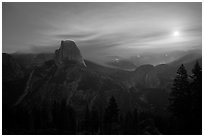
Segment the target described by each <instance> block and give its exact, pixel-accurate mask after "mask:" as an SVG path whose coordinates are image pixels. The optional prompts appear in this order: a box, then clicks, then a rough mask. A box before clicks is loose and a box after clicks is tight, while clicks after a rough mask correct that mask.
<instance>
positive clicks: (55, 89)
mask: <svg viewBox="0 0 204 137" xmlns="http://www.w3.org/2000/svg"><path fill="white" fill-rule="evenodd" d="M85 66H86V64H85V62H84V60H83V57H82V55H81V53H80V51H79V49H78V48H77V46H76V44H75V43H74V42H72V41H62V43H61V47H60V48H59V49H58V50H56V51H55V57H54V59H53V60H50V61H47V62H45V63H44V64H43V65H42V66H38V67H36V68H35V69H34V70H33V71H32V72H31V74H30V77H29V79H28V81H27V85H26V89H25V91H24V93H23V94H22V96H21V97H20V98H19V99H18V101H17V102H16V104H15V105H16V106H19V107H22V108H24V109H25V110H26V109H27V110H28V111H31V112H32V109H34V108H35V109H42V110H44V108H43V107H46V109H49V110H50V109H52V107H53V104H54V103H55V102H59V103H60V102H62V101H64V100H65V101H66V103H67V105H71V106H72V107H74V108H75V110H76V111H77V112H79V114H80V112H81V111H83V109H85V107H86V106H87V104H88V105H89V106H92V105H96V108H98V107H97V104H101V103H106V102H107V101H108V100H109V97H111V96H115V98H116V99H117V100H120V101H119V102H118V104H119V106H125V104H127V102H125V101H127V100H125V99H122V100H121V99H119V98H120V95H123V94H125V95H127V92H125V90H124V88H123V87H122V86H121V85H120V84H118V83H116V82H115V81H114V80H112V79H111V78H110V77H109V76H107V75H102V74H101V73H100V72H97V71H94V70H90V69H89V67H85ZM101 94H105V95H104V96H105V98H102V95H101ZM101 100H102V101H101ZM124 109H126V108H125V107H124ZM49 110H47V111H48V113H51V112H50V111H49ZM99 111H102V110H99Z"/></svg>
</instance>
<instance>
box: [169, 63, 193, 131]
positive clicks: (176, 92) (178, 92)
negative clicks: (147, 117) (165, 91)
mask: <svg viewBox="0 0 204 137" xmlns="http://www.w3.org/2000/svg"><path fill="white" fill-rule="evenodd" d="M192 100H193V99H192V90H190V83H189V79H188V74H187V71H186V69H185V67H184V65H183V64H182V65H181V66H180V68H179V69H178V71H177V75H176V78H175V79H174V83H173V87H172V91H171V94H170V98H169V101H170V106H169V108H170V110H171V111H172V112H173V114H174V116H175V117H176V118H177V120H176V123H175V126H177V129H176V130H177V131H176V132H177V134H191V133H192V121H193V117H192V116H193V111H192V105H193V104H192Z"/></svg>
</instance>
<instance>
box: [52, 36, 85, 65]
mask: <svg viewBox="0 0 204 137" xmlns="http://www.w3.org/2000/svg"><path fill="white" fill-rule="evenodd" d="M55 62H56V64H57V65H62V64H66V63H68V62H73V63H77V64H81V65H83V66H86V64H85V62H84V59H83V57H82V55H81V53H80V50H79V48H78V47H77V45H76V44H75V43H74V42H73V41H70V40H66V41H61V46H60V48H59V49H58V50H56V51H55Z"/></svg>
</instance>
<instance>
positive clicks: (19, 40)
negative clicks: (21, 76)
mask: <svg viewBox="0 0 204 137" xmlns="http://www.w3.org/2000/svg"><path fill="white" fill-rule="evenodd" d="M2 7H3V10H2V11H3V14H2V16H3V17H2V18H3V22H2V23H3V24H2V28H3V33H2V35H3V46H2V49H3V52H7V53H14V52H25V53H39V52H54V50H55V49H56V48H58V47H59V45H60V41H61V40H68V39H70V40H74V41H75V42H76V44H77V45H78V46H79V48H80V50H81V52H82V54H83V56H84V57H85V58H86V59H89V60H93V61H97V62H99V63H104V62H106V61H108V60H109V58H110V57H115V56H117V57H118V56H119V57H122V58H131V57H134V56H137V57H140V56H141V55H143V54H162V55H165V56H167V55H168V54H170V53H177V52H191V51H195V50H196V51H197V50H200V49H201V48H202V3H3V4H2ZM200 51H201V50H200ZM161 58H162V57H161Z"/></svg>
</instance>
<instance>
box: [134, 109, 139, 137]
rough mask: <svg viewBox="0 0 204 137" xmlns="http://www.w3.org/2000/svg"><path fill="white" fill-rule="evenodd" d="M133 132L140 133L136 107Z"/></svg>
mask: <svg viewBox="0 0 204 137" xmlns="http://www.w3.org/2000/svg"><path fill="white" fill-rule="evenodd" d="M133 134H134V135H137V134H138V110H137V108H135V109H134V110H133Z"/></svg>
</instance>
